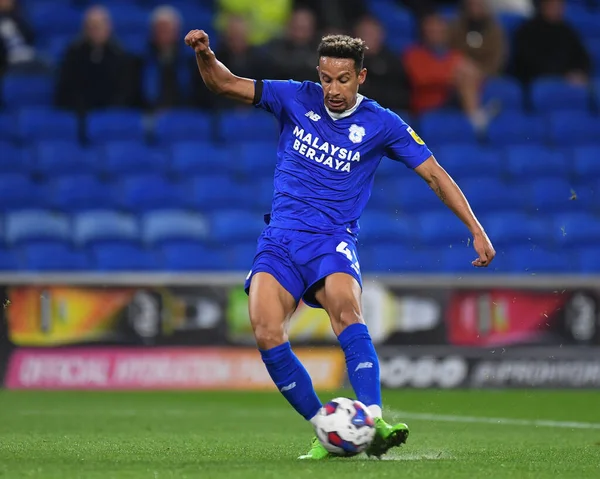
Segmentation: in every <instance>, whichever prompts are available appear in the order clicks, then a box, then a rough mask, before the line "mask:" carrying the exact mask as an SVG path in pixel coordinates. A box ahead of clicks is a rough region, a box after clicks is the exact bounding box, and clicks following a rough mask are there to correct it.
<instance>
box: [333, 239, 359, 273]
mask: <svg viewBox="0 0 600 479" xmlns="http://www.w3.org/2000/svg"><path fill="white" fill-rule="evenodd" d="M335 250H336V251H337V252H338V253H342V254H343V255H344V256H346V258H348V260H349V261H350V262H351V263H352V265H351V266H352V269H353V270H354V271H356V273H357V274H360V265H359V264H358V259H357V258H356V255H353V254H352V251H350V248H348V243H346V242H345V241H342V242H341V243H340V244H339V245H337V247H336V248H335Z"/></svg>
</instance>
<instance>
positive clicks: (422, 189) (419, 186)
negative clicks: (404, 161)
mask: <svg viewBox="0 0 600 479" xmlns="http://www.w3.org/2000/svg"><path fill="white" fill-rule="evenodd" d="M390 186H392V189H391V190H390V189H389V188H387V189H388V190H389V192H388V194H390V195H391V196H394V197H396V198H398V200H399V202H400V205H401V206H402V210H403V211H405V212H417V211H426V210H436V209H437V210H439V209H441V208H443V207H444V205H443V203H442V201H441V200H440V199H439V198H438V197H437V196H436V194H435V193H434V192H433V190H432V189H431V188H430V187H429V186H428V185H427V183H425V182H424V181H423V180H422V179H421V178H419V177H418V176H417V175H415V174H412V175H410V176H407V177H405V178H401V179H397V180H395V181H394V182H393V185H392V184H391V182H390ZM394 201H395V200H394Z"/></svg>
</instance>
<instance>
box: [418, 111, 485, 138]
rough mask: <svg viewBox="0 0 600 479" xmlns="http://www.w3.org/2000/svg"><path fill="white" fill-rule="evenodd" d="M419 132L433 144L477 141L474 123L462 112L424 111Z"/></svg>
mask: <svg viewBox="0 0 600 479" xmlns="http://www.w3.org/2000/svg"><path fill="white" fill-rule="evenodd" d="M418 133H419V135H420V136H421V137H422V138H423V140H424V141H425V142H426V143H428V144H432V145H443V144H447V143H476V142H477V137H476V135H475V130H474V129H473V125H471V122H470V121H469V119H468V118H467V117H466V115H465V114H464V113H462V112H449V111H432V112H428V113H424V114H423V115H422V116H421V121H420V122H419V132H418Z"/></svg>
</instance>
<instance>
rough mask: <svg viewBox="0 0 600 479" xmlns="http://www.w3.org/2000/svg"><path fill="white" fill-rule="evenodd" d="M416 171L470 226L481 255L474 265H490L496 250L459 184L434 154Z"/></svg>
mask: <svg viewBox="0 0 600 479" xmlns="http://www.w3.org/2000/svg"><path fill="white" fill-rule="evenodd" d="M415 171H416V172H417V173H418V174H419V175H420V176H421V178H423V179H424V180H425V181H426V182H427V184H428V185H429V186H430V187H431V189H432V190H433V191H435V193H436V194H437V195H438V196H439V198H440V199H441V200H442V201H443V202H444V204H446V206H448V208H450V209H451V210H452V211H453V212H454V214H456V216H458V217H459V218H460V219H461V220H462V222H463V223H464V224H465V225H467V228H469V231H470V232H471V234H472V235H473V247H474V248H475V251H476V252H477V254H478V255H479V258H477V259H476V260H475V261H473V265H474V266H479V267H481V266H488V265H489V264H490V262H491V261H492V260H493V259H494V256H495V255H496V251H494V247H493V246H492V243H491V242H490V240H489V238H488V236H487V234H486V232H485V230H484V229H483V227H482V226H481V224H480V223H479V221H478V220H477V218H476V217H475V214H474V213H473V211H472V210H471V207H470V206H469V202H468V201H467V199H466V198H465V195H464V194H463V192H462V191H461V190H460V188H459V187H458V185H457V184H456V183H455V182H454V180H453V179H452V178H451V177H450V175H449V174H448V173H447V172H446V170H444V168H442V167H441V166H440V164H439V163H438V162H437V161H436V159H435V158H434V157H433V156H431V157H430V158H429V159H427V160H425V161H424V162H423V163H421V164H420V165H419V166H417V167H416V168H415Z"/></svg>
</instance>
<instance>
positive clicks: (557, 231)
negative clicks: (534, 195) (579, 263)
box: [552, 212, 600, 247]
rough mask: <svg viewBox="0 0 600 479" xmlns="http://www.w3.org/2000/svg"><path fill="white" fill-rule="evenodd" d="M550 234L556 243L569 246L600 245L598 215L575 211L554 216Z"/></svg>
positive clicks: (599, 219) (599, 220)
mask: <svg viewBox="0 0 600 479" xmlns="http://www.w3.org/2000/svg"><path fill="white" fill-rule="evenodd" d="M552 236H553V237H554V239H555V240H556V242H557V243H559V244H561V245H565V246H569V247H579V246H594V245H596V246H598V245H600V217H598V216H597V215H591V214H589V213H583V212H575V213H569V214H559V215H556V216H555V217H554V222H553V225H552Z"/></svg>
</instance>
